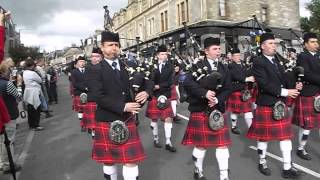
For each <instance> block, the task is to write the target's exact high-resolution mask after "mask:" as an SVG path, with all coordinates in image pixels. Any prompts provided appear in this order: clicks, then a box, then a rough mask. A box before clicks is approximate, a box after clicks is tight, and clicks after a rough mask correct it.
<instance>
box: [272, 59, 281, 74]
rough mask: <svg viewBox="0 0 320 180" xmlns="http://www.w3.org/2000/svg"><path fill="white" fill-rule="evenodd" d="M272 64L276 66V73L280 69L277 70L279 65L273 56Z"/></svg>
mask: <svg viewBox="0 0 320 180" xmlns="http://www.w3.org/2000/svg"><path fill="white" fill-rule="evenodd" d="M272 64H273V65H274V67H276V69H277V73H280V71H279V67H278V64H277V61H276V59H275V58H272Z"/></svg>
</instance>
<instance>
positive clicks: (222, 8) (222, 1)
mask: <svg viewBox="0 0 320 180" xmlns="http://www.w3.org/2000/svg"><path fill="white" fill-rule="evenodd" d="M219 13H220V16H222V17H224V16H226V1H225V0H219Z"/></svg>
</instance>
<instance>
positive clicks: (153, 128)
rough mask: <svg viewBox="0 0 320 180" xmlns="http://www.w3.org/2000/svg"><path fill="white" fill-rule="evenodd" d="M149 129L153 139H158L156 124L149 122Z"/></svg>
mask: <svg viewBox="0 0 320 180" xmlns="http://www.w3.org/2000/svg"><path fill="white" fill-rule="evenodd" d="M150 127H151V129H152V134H153V137H154V138H158V122H153V121H151V124H150Z"/></svg>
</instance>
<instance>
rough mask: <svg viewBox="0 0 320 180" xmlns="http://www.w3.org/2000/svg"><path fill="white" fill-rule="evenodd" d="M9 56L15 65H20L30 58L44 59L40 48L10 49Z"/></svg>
mask: <svg viewBox="0 0 320 180" xmlns="http://www.w3.org/2000/svg"><path fill="white" fill-rule="evenodd" d="M9 54H10V57H11V58H12V59H13V61H14V62H15V63H19V62H20V61H23V60H25V59H27V58H28V57H31V58H32V59H38V58H40V57H42V53H40V52H39V47H24V46H19V47H14V48H10V49H9Z"/></svg>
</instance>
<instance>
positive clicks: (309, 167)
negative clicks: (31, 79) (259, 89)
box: [0, 76, 320, 180]
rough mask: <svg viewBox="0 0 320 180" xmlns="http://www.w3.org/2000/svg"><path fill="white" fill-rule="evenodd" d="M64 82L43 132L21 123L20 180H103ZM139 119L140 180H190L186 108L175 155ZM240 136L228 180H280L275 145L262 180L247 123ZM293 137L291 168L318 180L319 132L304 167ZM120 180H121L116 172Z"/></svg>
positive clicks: (209, 157)
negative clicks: (142, 158) (185, 140)
mask: <svg viewBox="0 0 320 180" xmlns="http://www.w3.org/2000/svg"><path fill="white" fill-rule="evenodd" d="M68 85H69V84H68V81H67V78H66V77H65V76H61V78H60V80H59V83H58V94H59V104H57V105H52V106H50V108H51V109H52V110H53V115H54V116H53V117H52V118H47V119H45V118H44V116H43V118H42V119H41V125H42V126H44V127H45V130H44V131H39V132H34V131H30V130H29V129H28V127H27V123H26V119H19V120H18V121H19V128H18V132H17V139H16V143H15V148H16V157H15V158H16V161H17V162H18V163H20V164H22V166H23V169H22V170H21V171H20V172H19V173H18V174H17V175H18V179H19V180H104V178H103V173H102V165H101V164H98V163H96V162H95V161H93V160H92V159H91V148H92V139H91V137H90V136H89V134H87V133H83V132H81V131H80V126H79V120H78V119H77V116H76V113H74V112H73V111H72V110H71V97H70V95H69V94H68V92H69V89H68V88H69V86H68ZM144 113H145V112H144V111H143V112H141V113H140V115H139V116H140V122H141V123H140V126H139V133H140V136H141V138H142V142H143V146H144V148H145V153H146V155H147V159H146V160H145V161H144V162H142V163H141V164H140V166H139V169H140V180H192V179H193V161H192V158H191V153H192V147H186V146H182V145H181V140H182V137H183V135H184V131H185V129H186V126H187V123H188V116H189V112H188V110H187V104H180V105H179V106H178V113H179V115H180V116H181V117H183V118H184V120H182V121H181V122H179V123H175V124H174V127H173V133H172V137H173V143H174V144H175V145H176V147H177V149H178V151H177V153H170V152H168V151H166V150H165V149H164V148H162V149H157V148H154V147H153V143H152V135H151V134H152V133H151V130H150V128H149V124H150V120H149V119H147V118H145V117H144ZM238 123H239V126H240V130H241V132H242V133H241V135H234V134H231V138H232V145H231V146H230V160H229V168H230V173H231V174H230V180H274V179H277V180H279V179H282V178H281V169H282V163H281V152H280V148H279V143H278V142H270V143H269V147H268V152H269V154H268V162H269V163H268V164H269V167H270V168H271V169H272V175H271V176H269V177H267V176H263V175H261V174H260V173H259V172H258V170H257V160H258V159H257V158H258V155H257V152H256V150H255V147H256V143H255V142H254V141H252V140H249V139H247V138H246V137H245V132H246V130H247V128H246V125H245V122H244V121H241V120H239V122H238ZM294 130H295V131H294V132H295V135H296V137H295V138H294V139H293V147H294V151H292V159H293V162H294V163H295V166H296V167H297V168H298V169H300V170H301V171H303V175H302V177H301V178H300V179H302V180H317V179H320V141H319V139H320V138H319V132H318V131H312V134H311V137H310V140H309V142H308V150H309V152H310V154H311V155H312V158H313V159H312V160H311V161H304V160H301V159H299V158H298V157H297V156H296V155H295V147H297V133H298V131H297V128H296V127H294ZM159 136H160V141H161V143H162V144H164V140H165V138H164V128H163V123H162V122H159ZM204 173H205V175H206V177H207V179H208V180H209V179H218V177H219V170H218V165H217V161H216V158H215V149H209V150H208V151H207V154H206V157H205V161H204ZM11 179H12V178H11V176H10V175H0V180H11ZM118 179H119V180H122V176H121V167H120V166H119V171H118Z"/></svg>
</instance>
